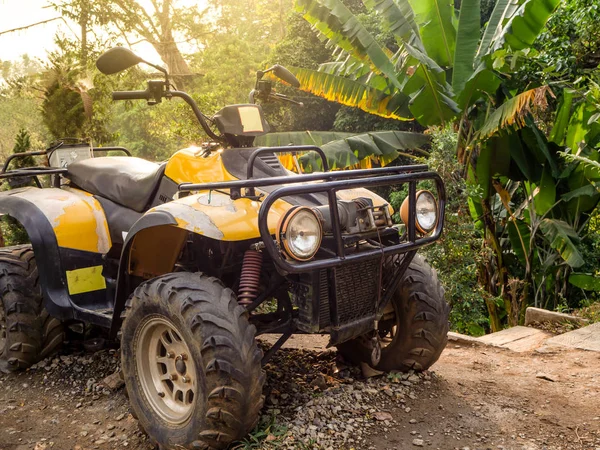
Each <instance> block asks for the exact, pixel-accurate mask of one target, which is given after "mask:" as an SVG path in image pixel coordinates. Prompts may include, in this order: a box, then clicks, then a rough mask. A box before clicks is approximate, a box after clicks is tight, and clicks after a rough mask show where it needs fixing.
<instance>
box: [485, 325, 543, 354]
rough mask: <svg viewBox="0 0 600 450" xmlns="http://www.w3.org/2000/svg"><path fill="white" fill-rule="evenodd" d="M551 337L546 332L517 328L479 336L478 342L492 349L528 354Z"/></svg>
mask: <svg viewBox="0 0 600 450" xmlns="http://www.w3.org/2000/svg"><path fill="white" fill-rule="evenodd" d="M551 337H552V334H551V333H548V332H546V331H542V330H538V329H536V328H529V327H521V326H517V327H512V328H507V329H506V330H502V331H498V332H497V333H492V334H488V335H485V336H481V337H480V338H478V340H479V341H481V342H483V343H484V344H486V345H491V346H494V347H502V348H508V349H510V350H512V351H515V352H528V351H531V350H535V349H536V348H538V347H539V346H540V345H542V343H544V342H545V341H546V340H547V339H548V338H551Z"/></svg>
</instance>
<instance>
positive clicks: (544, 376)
mask: <svg viewBox="0 0 600 450" xmlns="http://www.w3.org/2000/svg"><path fill="white" fill-rule="evenodd" d="M535 377H536V378H539V379H540V380H546V381H552V382H554V381H556V378H554V377H553V376H551V375H548V374H547V373H542V372H538V373H537V374H535Z"/></svg>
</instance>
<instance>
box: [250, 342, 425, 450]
mask: <svg viewBox="0 0 600 450" xmlns="http://www.w3.org/2000/svg"><path fill="white" fill-rule="evenodd" d="M266 369H267V386H266V390H265V394H266V402H265V405H266V407H265V408H264V410H263V416H262V418H261V421H262V424H261V427H259V428H267V427H268V425H269V424H272V423H274V424H275V427H274V430H273V431H274V432H270V430H268V431H269V434H268V437H267V442H271V445H272V446H278V447H279V448H290V449H291V448H294V449H295V448H322V449H327V450H334V449H341V448H350V447H352V448H367V449H368V448H370V445H369V441H370V440H369V438H368V436H369V435H370V434H373V433H378V434H379V433H387V432H388V431H389V429H390V428H392V427H394V426H397V425H398V424H399V423H401V422H402V420H400V418H397V417H394V416H393V415H392V414H391V411H392V410H393V409H397V408H400V409H401V410H403V411H404V412H405V413H406V414H408V413H410V411H411V407H410V406H409V405H410V404H411V402H412V401H414V400H416V399H417V393H416V391H415V388H416V387H420V388H421V389H420V390H423V388H428V387H431V384H432V383H431V380H432V379H435V377H436V376H435V373H432V372H424V373H420V374H418V375H417V374H415V373H413V372H410V373H404V374H403V373H392V374H389V375H385V376H383V375H382V376H377V377H371V378H365V377H364V375H363V373H362V371H361V369H359V368H358V367H355V366H347V365H345V364H344V362H343V361H342V360H341V358H340V357H337V355H336V352H335V351H333V350H329V351H325V352H307V351H305V350H298V349H288V350H286V351H283V352H281V353H279V354H277V355H276V356H275V358H274V360H273V361H272V362H271V363H269V364H268V366H267V367H266ZM406 421H407V422H408V421H409V419H407V420H406ZM413 421H414V419H413ZM414 422H416V421H414ZM428 441H429V439H428V436H423V435H421V434H418V435H415V439H414V442H413V443H414V445H417V446H423V445H424V444H426V443H427V442H428ZM250 443H251V440H247V441H246V442H245V445H244V444H242V445H240V447H241V448H244V447H248V446H249V444H250Z"/></svg>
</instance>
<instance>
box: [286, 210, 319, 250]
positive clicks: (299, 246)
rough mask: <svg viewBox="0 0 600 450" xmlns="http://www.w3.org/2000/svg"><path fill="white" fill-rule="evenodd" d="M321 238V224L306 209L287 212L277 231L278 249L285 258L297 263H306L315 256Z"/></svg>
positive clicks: (312, 213)
mask: <svg viewBox="0 0 600 450" xmlns="http://www.w3.org/2000/svg"><path fill="white" fill-rule="evenodd" d="M322 237H323V230H322V228H321V222H320V221H319V219H318V218H317V216H316V215H315V213H314V212H313V211H312V210H311V209H310V208H307V207H298V208H293V209H291V210H290V211H288V213H287V214H286V215H285V216H284V217H283V219H282V221H281V222H280V225H279V227H278V231H277V238H278V240H279V244H280V247H281V248H282V249H283V250H284V252H285V253H286V255H287V256H289V257H290V258H293V259H296V260H298V261H307V260H309V259H311V258H312V257H313V256H315V254H316V253H317V251H318V250H319V246H320V245H321V239H322Z"/></svg>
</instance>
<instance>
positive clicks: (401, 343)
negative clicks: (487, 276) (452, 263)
mask: <svg viewBox="0 0 600 450" xmlns="http://www.w3.org/2000/svg"><path fill="white" fill-rule="evenodd" d="M391 301H392V302H395V305H394V306H395V310H396V314H398V312H400V316H401V317H399V318H398V333H399V334H398V339H396V340H394V341H393V342H392V343H391V344H390V345H389V346H388V347H386V348H384V349H383V350H382V354H381V360H380V362H379V364H378V365H377V367H376V368H377V369H378V370H383V371H386V372H389V371H392V370H394V371H400V372H408V371H409V370H414V371H416V372H420V371H423V370H427V369H428V368H429V367H431V365H432V364H433V363H435V362H436V361H437V360H438V358H439V357H440V355H441V353H442V351H443V350H444V348H445V347H446V344H447V342H448V315H449V313H450V307H449V306H448V303H446V300H445V298H444V288H443V287H442V285H441V283H440V281H439V279H438V276H437V273H436V271H435V269H433V268H432V267H431V266H430V265H429V264H428V263H427V262H426V261H425V258H423V257H422V256H421V255H415V257H414V258H413V260H412V262H411V263H410V266H409V267H408V269H407V270H406V273H405V274H404V276H403V279H402V281H401V282H400V286H399V287H398V291H397V293H396V294H395V295H394V296H393V297H392V300H391ZM338 351H339V352H340V353H341V354H342V355H343V356H344V358H346V359H347V360H349V361H352V362H354V363H356V364H358V363H360V362H367V363H370V351H369V350H368V349H367V348H366V347H365V345H364V341H363V340H362V339H360V338H359V339H353V340H350V341H348V342H344V343H343V344H340V345H338Z"/></svg>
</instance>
